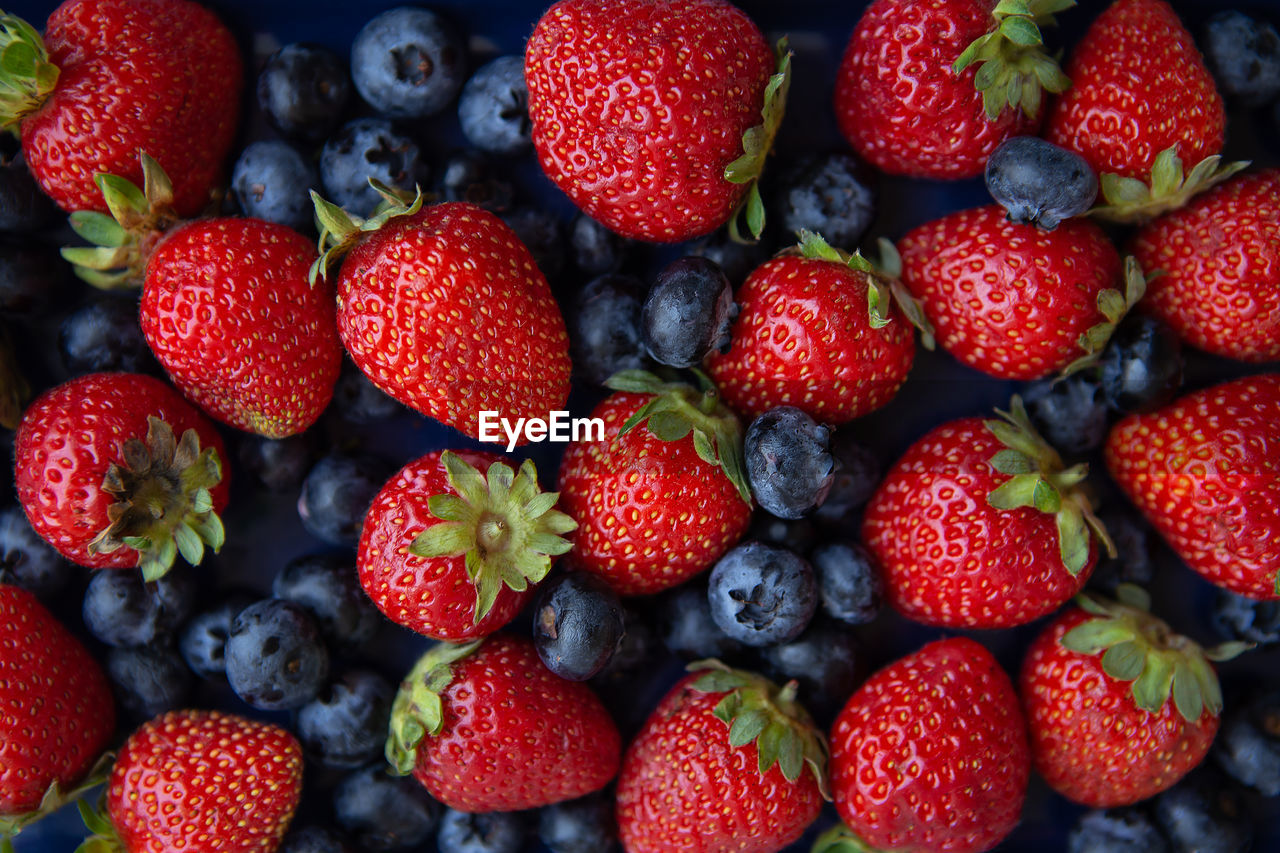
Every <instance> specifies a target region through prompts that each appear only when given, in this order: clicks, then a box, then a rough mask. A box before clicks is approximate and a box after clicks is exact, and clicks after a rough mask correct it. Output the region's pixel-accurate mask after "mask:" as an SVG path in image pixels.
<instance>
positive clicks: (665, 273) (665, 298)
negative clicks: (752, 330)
mask: <svg viewBox="0 0 1280 853" xmlns="http://www.w3.org/2000/svg"><path fill="white" fill-rule="evenodd" d="M737 314H738V306H737V305H736V304H735V303H734V301H733V287H732V286H731V285H730V284H729V279H728V278H726V277H725V274H724V271H723V270H722V269H720V265H719V264H717V263H716V262H715V261H711V260H708V259H706V258H697V257H690V258H681V259H680V260H678V261H675V262H674V263H672V264H669V265H668V266H667V267H666V268H665V269H663V270H662V272H660V273H658V278H657V280H656V281H654V283H653V286H652V287H651V288H649V295H648V296H647V297H646V298H645V301H644V306H643V307H642V308H641V309H640V335H641V339H642V340H643V341H644V345H645V349H646V350H648V352H649V355H651V356H653V358H654V359H655V360H657V361H659V362H661V363H662V364H668V365H670V366H672V367H694V366H696V365H698V364H700V363H701V362H702V359H703V358H704V357H705V356H706V355H707V353H709V352H711V351H712V350H719V349H723V348H724V347H726V346H728V344H729V340H730V328H731V326H732V324H733V318H734V317H736V316H737Z"/></svg>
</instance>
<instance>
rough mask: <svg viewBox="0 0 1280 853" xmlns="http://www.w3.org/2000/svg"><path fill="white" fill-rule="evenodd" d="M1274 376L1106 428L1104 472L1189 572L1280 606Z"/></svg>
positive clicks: (1207, 392) (1279, 401) (1279, 404)
mask: <svg viewBox="0 0 1280 853" xmlns="http://www.w3.org/2000/svg"><path fill="white" fill-rule="evenodd" d="M1277 424H1280V374H1278V373H1266V374H1260V375H1258V376H1252V377H1245V378H1242V379H1235V380H1232V381H1230V382H1226V383H1223V384H1220V385H1216V386H1213V387H1211V388H1206V389H1204V390H1201V391H1196V392H1194V393H1191V394H1188V395H1186V396H1184V397H1182V398H1180V399H1178V400H1175V401H1174V402H1172V403H1170V404H1169V405H1168V406H1165V407H1164V408H1162V409H1158V410H1156V411H1154V412H1151V413H1150V414H1145V415H1132V416H1130V417H1128V418H1125V419H1124V420H1122V421H1120V422H1119V423H1118V424H1116V425H1115V426H1114V427H1112V428H1111V432H1110V434H1109V435H1108V436H1107V442H1106V445H1105V447H1104V452H1105V457H1106V464H1107V470H1108V471H1109V472H1110V473H1111V476H1112V478H1113V479H1114V480H1115V481H1116V483H1117V484H1118V485H1119V486H1120V488H1121V489H1122V490H1123V491H1124V493H1125V494H1126V495H1127V496H1128V497H1129V499H1130V500H1131V501H1133V503H1134V504H1135V505H1136V506H1137V507H1138V509H1140V510H1141V511H1142V513H1143V515H1145V516H1146V518H1147V520H1148V521H1150V522H1151V524H1152V526H1154V527H1155V528H1156V530H1158V531H1159V532H1160V535H1161V536H1163V537H1164V539H1165V541H1166V542H1168V543H1169V545H1170V546H1172V548H1173V550H1174V551H1175V552H1176V553H1177V554H1178V556H1179V557H1181V558H1182V560H1183V561H1184V562H1185V563H1186V564H1187V565H1188V566H1189V567H1191V569H1192V570H1194V571H1195V572H1197V573H1198V574H1200V575H1201V576H1202V577H1204V578H1205V579H1206V580H1208V581H1209V582H1211V583H1214V584H1217V585H1219V586H1222V587H1225V588H1226V589H1229V590H1231V591H1232V592H1235V593H1237V594H1239V595H1245V596H1248V597H1250V598H1256V599H1263V600H1275V599H1280V594H1278V593H1277V591H1276V572H1277V568H1278V567H1280V426H1277Z"/></svg>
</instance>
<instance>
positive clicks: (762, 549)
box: [707, 542, 818, 646]
mask: <svg viewBox="0 0 1280 853" xmlns="http://www.w3.org/2000/svg"><path fill="white" fill-rule="evenodd" d="M707 600H708V601H709V602H710V604H711V618H712V620H714V621H715V623H716V627H718V628H719V629H720V630H721V631H723V632H724V633H725V634H727V635H729V636H730V637H732V638H733V639H735V640H737V641H738V642H740V643H745V644H746V645H748V646H768V645H772V644H774V643H785V642H787V641H788V640H794V639H795V638H796V637H798V636H800V634H801V632H803V631H804V629H805V628H806V627H808V625H809V621H810V620H811V619H813V614H814V611H815V610H817V608H818V581H817V578H816V577H815V576H814V573H813V568H812V567H811V566H810V565H809V563H808V562H806V561H805V560H804V559H803V558H802V557H799V556H797V555H795V554H793V553H791V552H790V551H784V550H782V549H781V548H773V547H771V546H769V545H765V544H763V543H760V542H747V543H746V544H743V545H739V546H738V547H736V548H734V549H733V550H732V551H730V552H729V553H728V554H725V555H724V556H723V557H721V558H720V560H719V562H717V563H716V564H715V567H714V568H713V569H712V570H711V580H710V583H709V585H708V588H707Z"/></svg>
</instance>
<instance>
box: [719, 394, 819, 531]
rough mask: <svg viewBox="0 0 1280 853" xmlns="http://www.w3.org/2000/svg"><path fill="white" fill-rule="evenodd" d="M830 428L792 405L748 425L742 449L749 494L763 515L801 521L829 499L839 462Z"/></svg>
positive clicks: (765, 415)
mask: <svg viewBox="0 0 1280 853" xmlns="http://www.w3.org/2000/svg"><path fill="white" fill-rule="evenodd" d="M830 445H831V430H829V429H828V428H827V427H825V426H822V425H821V424H817V423H814V421H813V418H811V417H809V416H808V415H807V414H805V413H804V412H802V411H800V410H799V409H797V408H795V407H794V406H779V407H777V408H775V409H770V410H769V411H767V412H765V413H764V414H762V415H760V416H759V417H757V418H756V419H755V420H753V421H752V422H751V426H749V427H747V436H746V438H745V439H744V440H743V444H742V449H743V455H744V456H745V461H746V467H747V480H748V481H749V482H750V483H751V494H752V495H753V496H754V497H755V499H756V503H758V504H760V507H761V508H762V509H764V510H765V512H769V513H772V514H773V515H776V516H778V518H790V519H795V518H800V517H802V516H804V515H806V514H808V513H809V512H811V511H813V509H814V507H816V506H818V505H819V504H821V503H822V502H823V501H824V500H826V497H827V492H828V491H830V490H831V482H832V480H833V479H834V477H833V468H834V466H835V461H834V460H833V459H832V457H831V451H830Z"/></svg>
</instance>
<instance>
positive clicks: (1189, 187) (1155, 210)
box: [1089, 145, 1249, 225]
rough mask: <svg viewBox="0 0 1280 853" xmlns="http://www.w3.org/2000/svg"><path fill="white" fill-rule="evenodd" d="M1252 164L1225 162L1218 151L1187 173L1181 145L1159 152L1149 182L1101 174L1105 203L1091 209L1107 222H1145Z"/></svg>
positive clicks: (1177, 206) (1175, 208)
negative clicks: (1181, 155)
mask: <svg viewBox="0 0 1280 853" xmlns="http://www.w3.org/2000/svg"><path fill="white" fill-rule="evenodd" d="M1248 167H1249V161H1248V160H1237V161H1235V162H1233V163H1227V164H1226V165H1223V163H1222V158H1221V157H1220V156H1218V155H1217V154H1214V155H1212V156H1209V157H1206V158H1204V159H1203V160H1201V161H1200V162H1199V163H1197V164H1196V165H1195V166H1193V167H1192V169H1191V171H1190V172H1189V173H1186V174H1184V173H1183V169H1182V158H1181V157H1179V156H1178V146H1177V145H1173V146H1170V147H1169V148H1166V149H1165V150H1163V151H1161V152H1160V153H1159V154H1158V155H1156V159H1155V162H1154V163H1153V164H1152V166H1151V179H1150V181H1149V182H1147V181H1140V180H1138V179H1137V178H1126V177H1122V176H1120V175H1113V174H1110V173H1106V174H1103V175H1102V176H1101V177H1100V178H1099V186H1100V188H1101V191H1102V197H1103V199H1105V201H1106V203H1105V204H1100V205H1097V206H1096V207H1094V208H1093V209H1092V210H1090V211H1089V215H1090V216H1094V217H1097V218H1098V219H1102V220H1105V221H1107V222H1118V223H1122V224H1128V225H1141V224H1143V223H1145V222H1150V221H1151V220H1152V219H1155V218H1156V217H1157V216H1160V215H1161V214H1164V213H1168V212H1169V211H1171V210H1177V209H1178V208H1180V207H1184V206H1185V205H1186V204H1187V202H1189V201H1191V199H1192V198H1193V197H1194V196H1196V195H1199V194H1200V193H1202V192H1204V191H1205V190H1207V189H1210V188H1211V187H1214V186H1216V185H1218V184H1220V183H1222V182H1223V181H1225V180H1226V179H1227V178H1230V177H1231V176H1232V175H1235V174H1236V173H1237V172H1240V171H1242V170H1244V169H1246V168H1248Z"/></svg>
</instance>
